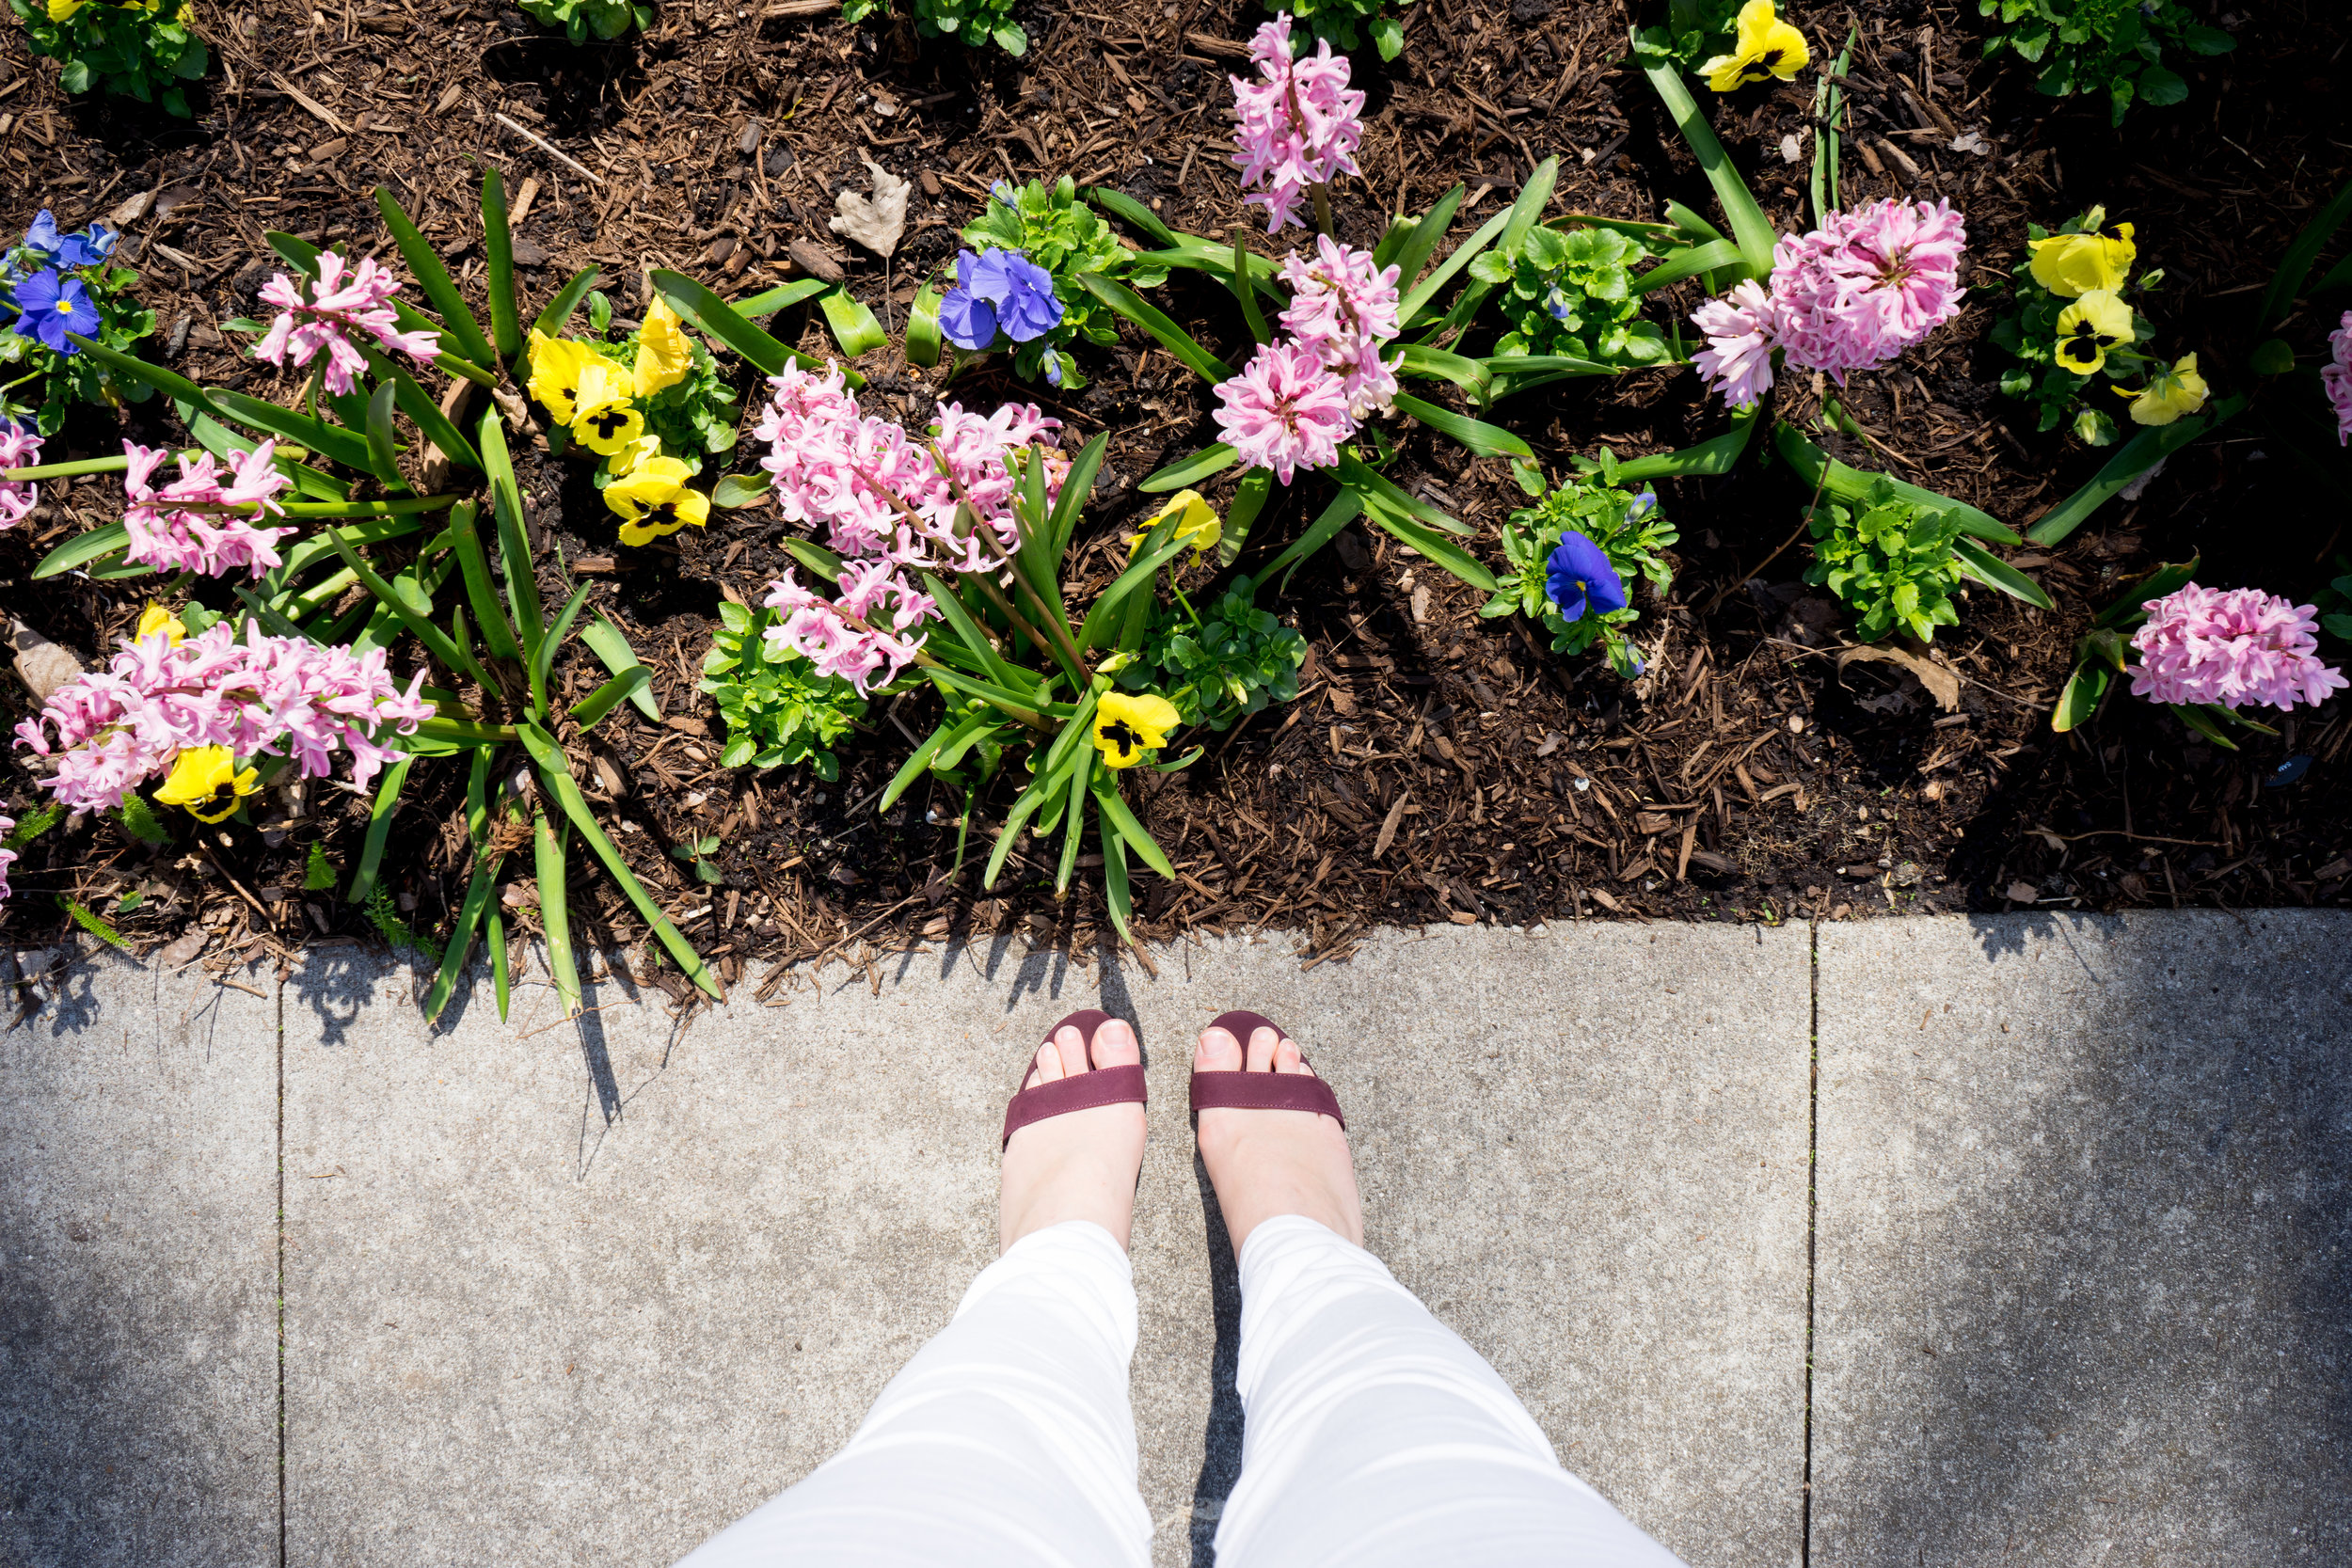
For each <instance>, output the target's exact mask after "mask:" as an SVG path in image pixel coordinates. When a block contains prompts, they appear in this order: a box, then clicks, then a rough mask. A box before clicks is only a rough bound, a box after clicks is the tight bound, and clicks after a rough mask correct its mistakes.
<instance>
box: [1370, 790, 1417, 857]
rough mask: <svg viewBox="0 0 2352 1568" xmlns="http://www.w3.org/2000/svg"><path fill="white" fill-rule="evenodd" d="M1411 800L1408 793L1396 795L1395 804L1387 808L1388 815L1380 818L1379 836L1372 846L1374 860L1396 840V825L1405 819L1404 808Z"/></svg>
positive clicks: (1384, 852) (1387, 850)
mask: <svg viewBox="0 0 2352 1568" xmlns="http://www.w3.org/2000/svg"><path fill="white" fill-rule="evenodd" d="M1412 800H1413V798H1412V797H1411V796H1410V795H1400V796H1398V797H1397V798H1396V804H1395V805H1392V806H1391V807H1390V808H1389V815H1388V816H1384V817H1382V818H1381V819H1380V836H1379V838H1377V839H1376V840H1375V841H1374V843H1373V846H1372V858H1373V859H1374V860H1378V859H1379V858H1380V857H1381V856H1383V855H1385V854H1387V853H1388V852H1389V846H1390V845H1391V844H1392V843H1394V842H1395V840H1396V825H1397V824H1398V823H1400V822H1402V821H1404V820H1405V808H1406V806H1407V805H1410V804H1411V803H1412Z"/></svg>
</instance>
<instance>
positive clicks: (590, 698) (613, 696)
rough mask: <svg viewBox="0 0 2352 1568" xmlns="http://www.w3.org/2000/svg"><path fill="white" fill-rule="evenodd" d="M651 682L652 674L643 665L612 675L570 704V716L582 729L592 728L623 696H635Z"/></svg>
mask: <svg viewBox="0 0 2352 1568" xmlns="http://www.w3.org/2000/svg"><path fill="white" fill-rule="evenodd" d="M652 684H653V676H652V675H651V673H648V672H647V671H646V669H645V667H644V665H642V664H641V665H639V666H638V667H637V668H636V669H634V670H630V671H628V672H626V673H622V674H618V675H615V676H613V677H612V679H611V680H609V681H607V682H605V683H604V684H603V685H602V686H599V687H597V688H596V689H595V690H594V691H591V692H590V693H588V695H587V696H585V697H582V698H581V699H580V701H579V702H577V703H574V704H573V705H572V717H573V718H574V719H575V720H577V721H579V723H580V728H581V729H583V730H593V729H595V728H596V725H597V724H598V723H599V722H601V721H603V719H604V716H605V715H606V714H608V713H610V712H612V710H613V708H614V707H616V706H617V705H619V704H620V701H621V699H622V698H624V697H637V696H642V695H643V694H644V689H645V688H646V687H648V686H650V685H652Z"/></svg>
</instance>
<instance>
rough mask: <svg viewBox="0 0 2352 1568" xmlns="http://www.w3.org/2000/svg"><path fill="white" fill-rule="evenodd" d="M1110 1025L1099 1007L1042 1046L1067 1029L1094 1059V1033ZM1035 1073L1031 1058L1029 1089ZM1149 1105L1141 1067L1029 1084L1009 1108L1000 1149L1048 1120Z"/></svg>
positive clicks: (1062, 1025) (1058, 1028) (1049, 1034)
mask: <svg viewBox="0 0 2352 1568" xmlns="http://www.w3.org/2000/svg"><path fill="white" fill-rule="evenodd" d="M1110 1021H1111V1015H1110V1014H1108V1013H1106V1012H1104V1011H1103V1010H1102V1009H1101V1008H1100V1007H1088V1008H1086V1009H1085V1010H1083V1011H1081V1012H1074V1013H1072V1014H1071V1015H1070V1016H1069V1017H1068V1018H1065V1019H1063V1020H1062V1021H1061V1022H1059V1023H1057V1024H1055V1025H1054V1026H1053V1027H1052V1028H1051V1029H1048V1030H1047V1031H1046V1032H1045V1038H1044V1039H1041V1040H1040V1041H1038V1044H1040V1045H1045V1044H1048V1043H1050V1042H1051V1041H1052V1040H1053V1038H1054V1037H1055V1036H1056V1035H1058V1034H1060V1033H1061V1032H1062V1031H1063V1030H1064V1029H1075V1030H1077V1031H1078V1033H1079V1034H1080V1035H1081V1036H1083V1037H1085V1039H1086V1043H1087V1060H1088V1061H1089V1063H1091V1062H1092V1061H1093V1059H1094V1032H1095V1031H1096V1030H1097V1029H1100V1028H1101V1027H1103V1025H1104V1024H1105V1023H1108V1022H1110ZM1036 1068H1037V1053H1036V1052H1034V1051H1032V1052H1030V1053H1029V1066H1028V1067H1026V1068H1024V1069H1022V1073H1021V1077H1022V1080H1023V1082H1025V1083H1026V1082H1027V1080H1028V1076H1029V1074H1030V1073H1031V1072H1033V1071H1035V1070H1036ZM1145 1099H1146V1095H1145V1091H1144V1084H1143V1067H1142V1064H1141V1063H1137V1062H1131V1063H1129V1064H1128V1065H1127V1066H1125V1067H1098V1068H1093V1069H1091V1070H1090V1071H1087V1072H1082V1073H1080V1074H1078V1076H1077V1077H1075V1078H1057V1079H1055V1080H1054V1081H1053V1082H1052V1083H1050V1084H1031V1085H1029V1086H1028V1087H1027V1088H1025V1089H1022V1090H1019V1091H1017V1092H1016V1093H1015V1094H1014V1095H1013V1097H1012V1103H1011V1104H1009V1105H1007V1106H1006V1107H1005V1139H1004V1143H1003V1144H999V1145H998V1146H997V1148H999V1149H1002V1148H1004V1147H1005V1145H1006V1144H1009V1143H1011V1142H1012V1135H1013V1134H1014V1133H1015V1132H1020V1131H1021V1130H1022V1129H1023V1128H1024V1127H1026V1126H1028V1125H1029V1123H1031V1122H1033V1121H1043V1120H1044V1119H1045V1118H1046V1117H1060V1116H1067V1115H1069V1114H1070V1113H1071V1112H1073V1111H1091V1110H1092V1109H1094V1108H1095V1107H1096V1106H1097V1105H1140V1104H1142V1103H1143V1102H1144V1101H1145Z"/></svg>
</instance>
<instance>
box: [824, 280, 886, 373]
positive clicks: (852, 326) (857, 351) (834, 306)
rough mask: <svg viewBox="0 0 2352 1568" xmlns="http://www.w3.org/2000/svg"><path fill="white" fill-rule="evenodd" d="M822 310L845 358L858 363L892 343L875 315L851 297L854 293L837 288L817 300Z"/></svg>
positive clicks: (826, 292)
mask: <svg viewBox="0 0 2352 1568" xmlns="http://www.w3.org/2000/svg"><path fill="white" fill-rule="evenodd" d="M817 304H818V309H821V310H823V311H824V313H825V325H827V326H829V327H831V328H832V329H833V341H834V342H835V343H837V344H839V345H840V348H841V353H842V355H843V356H844V357H847V358H850V359H855V358H856V357H857V356H860V355H862V354H870V353H872V352H873V351H874V350H875V349H878V348H880V347H882V345H883V344H884V343H886V342H888V341H890V335H889V334H888V333H886V332H884V331H883V330H882V323H881V322H879V321H876V320H875V319H874V312H873V311H871V310H869V309H866V307H865V306H863V305H861V304H859V303H858V302H857V301H856V300H854V299H852V298H850V291H849V290H847V289H845V288H842V287H840V286H839V285H837V284H836V285H835V286H834V287H833V288H831V289H828V290H826V291H825V292H824V293H821V294H818V296H817Z"/></svg>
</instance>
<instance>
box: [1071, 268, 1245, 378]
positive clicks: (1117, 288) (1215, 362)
mask: <svg viewBox="0 0 2352 1568" xmlns="http://www.w3.org/2000/svg"><path fill="white" fill-rule="evenodd" d="M1078 286H1079V287H1080V288H1082V289H1084V290H1086V292H1087V293H1090V294H1092V295H1093V296H1094V297H1095V298H1097V299H1099V300H1101V301H1102V302H1103V303H1104V305H1107V306H1109V307H1110V308H1111V309H1112V310H1113V311H1114V312H1116V313H1117V314H1119V315H1121V316H1124V317H1126V318H1127V319H1128V320H1129V321H1131V322H1133V323H1135V324H1136V325H1137V326H1140V327H1141V328H1143V329H1144V330H1145V331H1146V332H1149V333H1150V334H1151V335H1152V337H1154V338H1156V339H1158V340H1159V341H1160V344H1161V346H1162V347H1164V348H1166V349H1167V350H1168V353H1170V354H1172V355H1174V356H1176V357H1177V358H1179V359H1182V360H1183V361H1184V363H1185V364H1187V365H1189V366H1191V367H1192V368H1193V370H1194V371H1196V372H1199V373H1200V375H1201V376H1203V377H1205V378H1206V379H1207V380H1208V382H1209V383H1210V385H1212V386H1214V385H1216V383H1218V382H1220V381H1226V380H1230V379H1231V378H1232V374H1233V368H1232V366H1231V365H1228V364H1227V363H1226V362H1225V361H1224V360H1222V359H1219V358H1218V357H1217V356H1216V355H1214V354H1211V353H1210V352H1209V351H1208V350H1207V349H1205V348H1202V347H1201V346H1200V343H1198V342H1196V341H1194V340H1193V336H1192V334H1191V333H1189V332H1187V331H1185V330H1184V328H1183V327H1181V326H1178V325H1176V324H1175V323H1174V322H1172V321H1170V320H1168V317H1167V316H1166V315H1164V314H1163V313H1161V312H1160V311H1159V310H1158V309H1155V308H1153V307H1152V306H1150V305H1147V304H1145V303H1144V301H1143V298H1142V296H1141V295H1139V294H1137V293H1136V292H1135V291H1134V290H1133V289H1130V288H1129V287H1127V285H1125V284H1124V283H1114V282H1112V281H1111V280H1110V279H1109V278H1107V277H1104V276H1103V275H1102V274H1100V273H1093V272H1082V273H1080V274H1079V275H1078Z"/></svg>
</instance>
